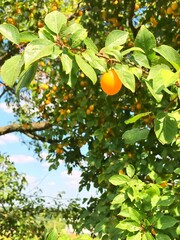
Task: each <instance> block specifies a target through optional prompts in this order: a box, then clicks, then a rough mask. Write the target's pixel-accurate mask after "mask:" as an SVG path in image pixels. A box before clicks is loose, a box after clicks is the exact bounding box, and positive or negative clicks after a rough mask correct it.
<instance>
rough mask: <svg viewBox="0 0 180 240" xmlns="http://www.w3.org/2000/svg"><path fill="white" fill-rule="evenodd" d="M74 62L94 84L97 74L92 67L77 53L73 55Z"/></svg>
mask: <svg viewBox="0 0 180 240" xmlns="http://www.w3.org/2000/svg"><path fill="white" fill-rule="evenodd" d="M75 58H76V62H77V64H78V66H79V68H80V69H81V71H82V72H83V73H84V74H85V75H86V76H87V77H88V78H89V79H91V81H92V82H93V84H95V83H96V82H97V75H96V73H95V71H94V69H93V68H92V67H91V66H90V65H89V64H88V63H87V62H86V61H84V59H83V58H82V57H80V56H79V55H75Z"/></svg>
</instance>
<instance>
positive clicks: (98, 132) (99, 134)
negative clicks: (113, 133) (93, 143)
mask: <svg viewBox="0 0 180 240" xmlns="http://www.w3.org/2000/svg"><path fill="white" fill-rule="evenodd" d="M93 135H94V136H95V137H96V138H97V139H98V140H99V141H100V142H101V141H102V140H103V138H104V129H103V128H99V129H97V130H96V131H95V132H94V134H93Z"/></svg>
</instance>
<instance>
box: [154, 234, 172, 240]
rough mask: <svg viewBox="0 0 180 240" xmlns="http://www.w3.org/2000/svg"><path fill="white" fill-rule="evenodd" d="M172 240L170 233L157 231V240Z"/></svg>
mask: <svg viewBox="0 0 180 240" xmlns="http://www.w3.org/2000/svg"><path fill="white" fill-rule="evenodd" d="M162 239H163V240H171V238H170V237H169V236H168V235H166V234H164V233H157V234H156V240H162Z"/></svg>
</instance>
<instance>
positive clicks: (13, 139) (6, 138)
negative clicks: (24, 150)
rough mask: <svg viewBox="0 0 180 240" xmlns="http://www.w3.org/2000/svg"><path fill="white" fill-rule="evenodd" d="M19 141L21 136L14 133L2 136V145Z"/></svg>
mask: <svg viewBox="0 0 180 240" xmlns="http://www.w3.org/2000/svg"><path fill="white" fill-rule="evenodd" d="M19 141H20V140H19V138H18V137H17V136H16V135H15V134H13V133H9V134H6V135H3V136H0V145H2V144H8V143H12V142H19Z"/></svg>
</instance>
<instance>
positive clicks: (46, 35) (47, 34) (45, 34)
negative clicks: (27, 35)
mask: <svg viewBox="0 0 180 240" xmlns="http://www.w3.org/2000/svg"><path fill="white" fill-rule="evenodd" d="M38 35H39V38H43V39H47V40H50V41H52V42H54V41H55V37H54V36H53V34H52V32H51V31H50V30H49V29H48V28H47V27H42V28H40V29H39V32H38Z"/></svg>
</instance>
